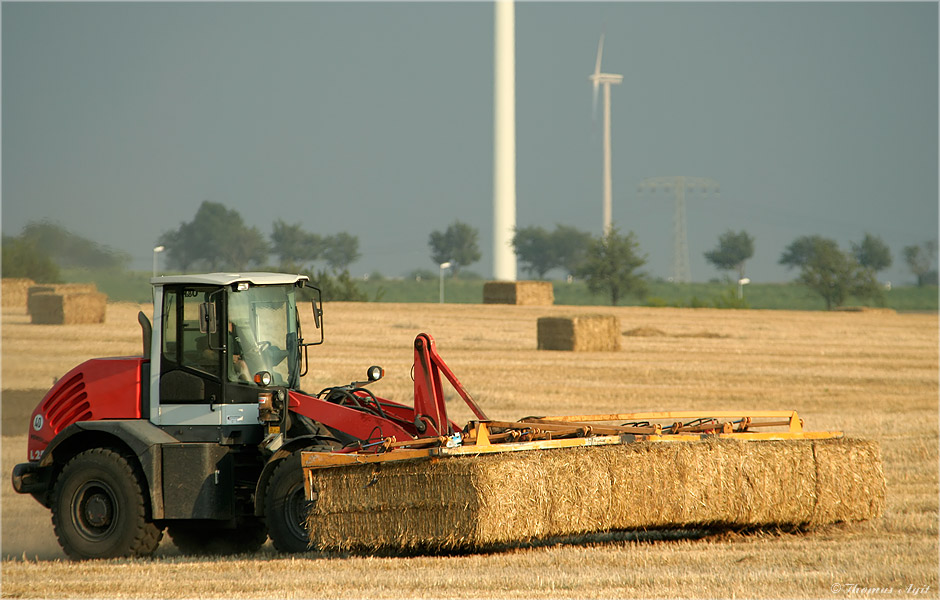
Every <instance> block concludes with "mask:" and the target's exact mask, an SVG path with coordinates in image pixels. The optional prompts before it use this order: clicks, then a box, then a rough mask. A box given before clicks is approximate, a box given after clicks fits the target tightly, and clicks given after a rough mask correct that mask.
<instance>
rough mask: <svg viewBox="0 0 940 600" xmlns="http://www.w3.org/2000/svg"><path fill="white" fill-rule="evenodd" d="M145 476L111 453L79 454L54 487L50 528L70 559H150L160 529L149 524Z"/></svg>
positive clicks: (67, 465)
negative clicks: (131, 557)
mask: <svg viewBox="0 0 940 600" xmlns="http://www.w3.org/2000/svg"><path fill="white" fill-rule="evenodd" d="M145 489H146V486H145V483H144V481H143V477H142V476H141V475H140V474H139V473H138V472H137V471H136V470H135V469H134V466H133V465H132V464H131V462H130V461H129V460H128V459H127V458H126V457H124V456H122V455H121V454H120V453H118V452H117V451H115V450H112V449H110V448H95V449H92V450H86V451H85V452H82V453H80V454H77V455H76V456H75V457H74V458H72V460H70V461H69V462H68V463H66V465H65V467H64V468H63V469H62V473H61V474H60V475H59V477H58V479H57V480H56V483H55V488H54V490H53V500H52V525H53V528H54V529H55V534H56V537H57V538H58V539H59V544H60V545H61V546H62V549H63V550H65V553H66V554H67V555H68V556H69V557H70V558H72V559H75V560H84V559H89V558H117V557H125V556H149V555H150V554H153V552H154V550H156V549H157V546H158V545H159V544H160V540H161V539H162V538H163V529H162V528H160V527H157V526H156V525H154V523H153V522H152V521H151V520H150V519H149V516H148V510H147V502H146V501H145V495H144V490H145Z"/></svg>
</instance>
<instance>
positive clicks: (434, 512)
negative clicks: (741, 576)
mask: <svg viewBox="0 0 940 600" xmlns="http://www.w3.org/2000/svg"><path fill="white" fill-rule="evenodd" d="M309 473H310V475H309V476H310V478H311V487H312V489H313V490H314V491H315V493H316V500H315V502H314V503H313V504H312V506H311V509H310V513H309V517H308V525H309V530H310V539H311V545H312V546H313V547H315V548H321V549H346V548H359V549H378V548H393V549H405V548H483V547H488V546H493V545H499V544H507V543H519V542H526V541H532V540H537V539H545V538H554V537H559V536H573V535H583V534H589V533H599V532H606V531H616V530H644V529H657V528H670V529H673V528H688V527H702V526H712V525H731V526H786V525H814V524H822V523H832V522H839V521H855V520H866V519H872V518H876V517H878V516H880V515H881V514H882V513H883V511H884V504H885V480H884V474H883V472H882V466H881V456H880V450H879V446H878V444H877V443H876V442H869V441H862V440H851V439H836V440H818V441H810V440H800V441H794V440H788V441H751V442H742V441H738V440H718V439H714V438H712V439H707V440H703V441H701V442H666V443H663V442H659V443H657V442H638V443H634V444H626V445H619V446H596V447H587V448H585V447H582V448H567V449H554V450H540V451H524V452H511V453H500V454H490V455H478V456H462V457H451V458H439V459H428V460H423V461H408V462H399V463H386V464H374V465H358V466H352V467H342V468H333V469H323V470H311V471H309Z"/></svg>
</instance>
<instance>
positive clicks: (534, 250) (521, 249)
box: [512, 226, 558, 279]
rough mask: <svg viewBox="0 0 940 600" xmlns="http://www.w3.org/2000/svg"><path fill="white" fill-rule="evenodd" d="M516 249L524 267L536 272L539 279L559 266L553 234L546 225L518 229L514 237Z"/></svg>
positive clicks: (528, 270) (533, 272) (513, 242)
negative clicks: (547, 229)
mask: <svg viewBox="0 0 940 600" xmlns="http://www.w3.org/2000/svg"><path fill="white" fill-rule="evenodd" d="M512 245H513V248H514V249H515V252H516V256H517V257H518V258H519V262H520V263H522V268H523V269H524V270H525V271H527V272H529V273H531V274H534V275H535V276H536V277H537V278H538V279H545V274H546V273H548V272H549V271H551V270H552V269H554V268H555V267H556V266H558V257H557V253H556V251H555V244H554V240H553V239H552V234H550V233H549V232H548V231H546V230H545V228H544V227H535V226H532V227H523V228H520V229H516V233H515V235H513V237H512Z"/></svg>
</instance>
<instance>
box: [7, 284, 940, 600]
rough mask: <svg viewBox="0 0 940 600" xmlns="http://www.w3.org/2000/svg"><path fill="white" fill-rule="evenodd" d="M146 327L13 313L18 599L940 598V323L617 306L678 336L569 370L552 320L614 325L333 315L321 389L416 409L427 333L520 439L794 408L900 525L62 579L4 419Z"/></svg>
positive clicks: (583, 356)
mask: <svg viewBox="0 0 940 600" xmlns="http://www.w3.org/2000/svg"><path fill="white" fill-rule="evenodd" d="M140 308H144V310H145V312H146V311H147V310H149V307H146V306H137V305H129V304H109V305H108V312H107V317H106V321H105V323H102V324H95V325H81V326H69V325H61V326H54V325H30V324H29V317H28V315H25V314H18V313H14V314H10V313H7V312H5V313H4V315H3V331H2V333H3V340H2V341H3V363H2V384H3V392H4V393H3V396H2V406H3V412H2V416H3V421H4V423H3V433H4V437H3V438H2V443H3V447H2V451H3V471H4V473H6V474H7V477H6V479H5V483H4V485H3V489H2V509H3V515H2V526H3V527H2V551H3V563H2V575H3V577H2V594H3V596H5V597H95V598H119V597H120V598H130V597H136V598H141V597H144V598H184V597H185V598H192V597H203V598H258V597H267V598H284V597H330V598H361V597H370V598H400V597H418V598H437V597H442V596H446V597H454V598H479V597H493V598H532V597H539V598H570V597H578V598H582V597H583V598H611V597H641V598H651V597H730V596H732V595H734V596H738V597H760V598H787V597H827V598H829V597H833V596H839V595H846V596H848V595H852V594H853V593H854V594H855V595H859V596H860V595H861V594H862V592H861V590H863V589H864V590H867V591H866V592H865V594H864V595H865V597H882V598H896V597H899V596H901V595H905V596H909V595H911V594H910V593H905V590H908V589H911V590H913V589H918V588H920V589H923V588H925V587H926V588H927V589H926V591H925V593H923V594H921V596H922V597H937V590H938V579H937V564H938V542H937V538H938V526H937V522H938V473H937V461H938V419H937V396H938V335H937V333H938V332H937V326H938V322H937V315H936V314H890V313H882V312H874V311H863V312H840V313H817V312H786V311H733V310H727V311H721V310H710V309H669V308H662V309H659V308H613V309H605V310H607V311H609V312H610V313H611V314H614V315H616V316H617V317H618V318H619V321H620V325H621V327H622V329H623V330H624V331H626V332H629V331H631V330H634V329H637V328H649V329H651V330H653V329H655V330H658V331H661V332H664V333H665V335H648V336H642V335H634V336H629V337H628V338H627V337H625V339H624V340H623V343H622V349H621V350H620V351H617V352H592V353H571V352H546V351H539V350H537V347H536V339H537V336H536V329H537V319H538V318H539V317H542V316H568V315H572V314H591V313H592V312H596V308H592V307H585V308H584V309H581V308H578V307H570V306H564V307H544V306H540V307H525V306H500V305H443V306H440V305H436V304H435V305H409V304H397V305H396V304H359V303H335V304H328V305H327V306H326V307H325V316H326V332H327V340H326V343H325V344H324V345H323V346H322V347H320V348H317V349H315V350H314V351H312V352H311V373H310V375H308V376H307V377H306V378H305V381H304V384H303V386H304V388H305V389H308V390H314V391H316V390H319V389H321V388H323V387H325V386H326V385H329V384H335V383H342V382H348V381H352V380H354V379H359V378H361V377H362V375H363V372H364V370H365V368H366V367H367V366H368V365H371V364H380V365H382V366H384V367H385V369H386V373H387V375H386V378H385V379H383V380H382V381H381V382H379V383H377V384H375V385H374V386H372V389H373V391H375V392H376V393H377V394H379V395H382V396H385V397H388V398H390V399H392V400H398V401H409V400H410V398H411V394H412V391H411V390H412V385H413V384H412V381H411V379H410V368H411V361H412V350H411V348H412V342H413V340H414V336H415V335H416V334H417V333H418V332H421V331H426V332H428V333H430V334H432V335H433V336H434V337H435V338H436V340H437V346H438V350H439V351H440V353H441V355H442V356H443V357H444V359H445V360H447V362H448V364H449V365H450V366H451V368H452V369H453V370H454V372H455V373H456V374H457V375H458V377H460V378H461V381H462V382H463V383H464V385H465V386H466V387H467V388H468V389H469V390H470V392H471V393H472V394H473V395H474V397H475V399H476V400H477V402H478V403H479V404H480V405H481V406H482V408H483V409H484V410H485V411H486V412H487V413H488V414H490V415H491V416H494V417H498V418H502V419H507V420H510V419H519V418H522V417H525V416H528V415H533V414H590V413H604V412H624V411H646V410H661V409H667V408H668V409H675V410H696V409H703V408H713V409H732V410H736V409H745V408H749V409H764V410H783V409H794V410H797V411H799V413H800V416H801V417H802V418H803V419H804V420H805V422H806V426H807V428H808V429H813V430H829V429H840V430H843V431H845V432H846V435H847V436H849V437H851V438H858V439H869V440H874V441H877V442H878V443H879V444H880V447H881V453H882V457H883V460H884V474H885V479H886V482H887V490H886V498H885V514H884V517H882V518H880V519H877V520H874V521H867V522H861V523H855V524H850V525H834V526H823V527H816V528H810V529H809V530H806V531H803V530H795V531H789V530H788V531H777V530H771V531H766V530H757V531H746V532H728V531H723V532H722V531H719V532H712V531H705V530H701V531H694V532H687V533H674V532H669V531H667V532H656V533H634V534H610V535H602V536H591V537H588V538H586V539H572V540H568V542H567V543H544V544H539V545H535V546H533V547H522V548H507V549H501V550H495V551H491V552H486V553H477V554H469V555H466V554H457V555H450V556H428V555H412V556H406V557H360V556H348V555H345V554H318V553H309V554H306V555H301V556H300V557H295V558H292V557H285V556H284V555H280V554H277V553H276V552H274V551H273V549H272V548H271V547H270V545H267V546H265V548H263V549H262V552H260V553H258V554H257V555H253V556H250V557H246V556H238V557H232V558H226V559H200V558H189V557H182V556H180V555H179V554H178V553H177V552H176V550H175V548H174V547H173V545H172V544H171V543H170V542H169V541H168V540H164V542H163V545H162V546H161V548H160V549H159V550H158V554H157V556H156V557H155V558H153V559H150V560H115V561H91V562H86V563H69V562H63V561H61V560H59V559H61V558H63V554H62V553H61V551H60V550H59V549H58V546H57V544H56V543H55V539H54V535H53V533H52V526H51V522H50V518H49V512H48V511H47V510H45V509H43V508H42V507H40V506H39V504H38V503H36V502H35V501H34V500H33V499H32V498H30V497H24V496H19V495H17V494H15V493H13V492H12V489H11V488H10V486H9V472H10V470H11V469H12V466H13V464H14V463H15V462H19V461H22V460H23V459H24V458H25V446H26V435H25V429H26V424H25V422H22V421H21V422H20V423H19V424H17V423H15V422H13V423H8V414H9V415H10V416H11V417H13V416H15V417H16V419H22V415H23V414H24V413H25V414H26V415H27V416H28V414H29V412H30V411H31V408H32V407H31V406H30V407H29V408H27V409H21V408H16V409H11V410H8V408H7V406H8V402H16V403H17V404H19V403H20V402H26V403H32V402H34V401H38V399H39V397H41V395H42V393H43V390H44V389H45V388H47V387H48V385H49V384H50V383H51V382H52V380H53V378H54V377H58V376H61V375H62V374H64V373H65V372H66V371H68V370H69V369H70V368H71V367H73V366H75V364H77V363H78V362H80V361H81V360H84V359H86V358H90V357H94V356H109V355H110V356H114V355H126V354H139V353H140V330H139V327H138V326H137V324H136V313H137V310H139V309H140ZM305 317H307V318H308V320H309V310H308V311H306V314H305ZM703 332H708V333H709V334H715V335H707V336H705V335H701V334H702V333H703ZM7 390H18V391H17V393H8V392H7ZM448 398H449V401H450V400H453V402H450V404H449V408H451V409H452V411H453V416H454V417H455V419H456V420H457V421H458V422H463V421H466V420H468V419H469V418H471V415H470V413H469V411H468V410H467V409H465V408H464V407H463V406H462V403H460V401H459V398H457V397H456V395H453V397H452V398H451V397H448ZM17 431H22V432H23V433H19V434H15V435H7V432H14V433H15V432H17ZM856 495H857V496H858V497H860V498H864V496H865V494H864V492H858V491H856ZM853 585H854V586H856V587H855V588H852V587H851V586H853ZM909 586H910V588H909ZM852 589H855V590H856V592H852V591H851V590H852ZM834 592H837V593H834Z"/></svg>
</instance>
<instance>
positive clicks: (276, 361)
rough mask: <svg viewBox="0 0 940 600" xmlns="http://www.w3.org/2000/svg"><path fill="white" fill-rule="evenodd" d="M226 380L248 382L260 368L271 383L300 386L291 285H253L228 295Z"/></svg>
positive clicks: (294, 311) (298, 354) (251, 380)
mask: <svg viewBox="0 0 940 600" xmlns="http://www.w3.org/2000/svg"><path fill="white" fill-rule="evenodd" d="M228 321H229V326H228V327H229V354H230V355H231V358H232V360H231V361H230V364H229V366H228V379H229V381H234V382H251V383H252V384H254V376H255V374H257V373H259V372H261V371H267V372H269V373H271V375H272V376H273V378H274V385H285V386H288V387H290V388H297V387H298V386H299V379H300V377H299V369H300V353H299V351H298V346H297V338H298V331H297V326H298V323H297V312H296V304H295V302H294V287H293V286H280V285H278V286H252V287H250V288H249V289H247V290H243V291H230V292H229V294H228Z"/></svg>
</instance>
